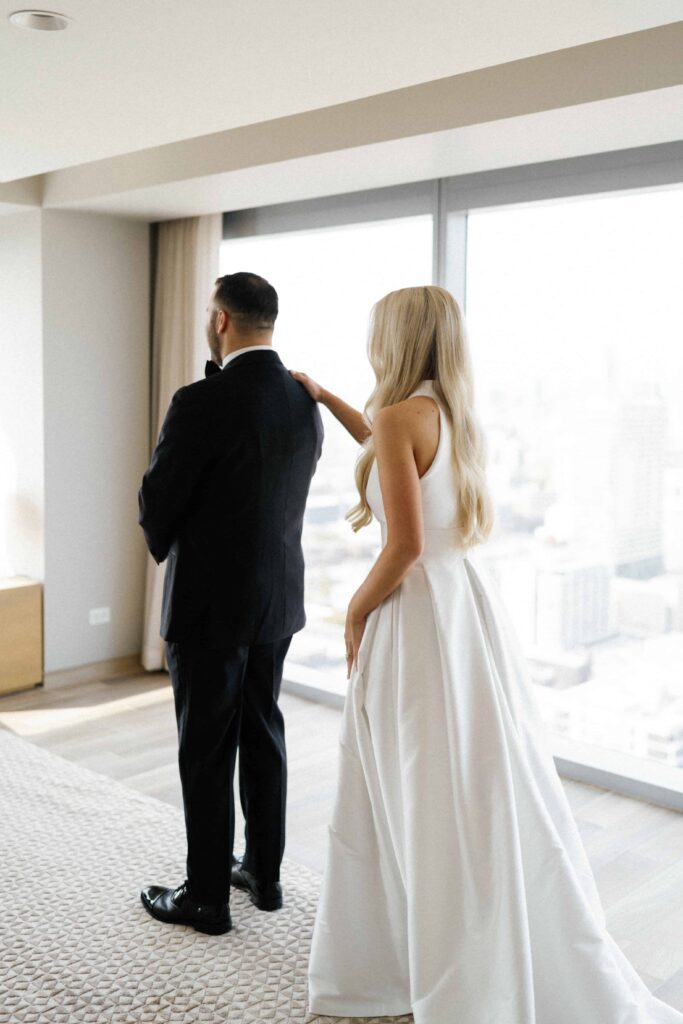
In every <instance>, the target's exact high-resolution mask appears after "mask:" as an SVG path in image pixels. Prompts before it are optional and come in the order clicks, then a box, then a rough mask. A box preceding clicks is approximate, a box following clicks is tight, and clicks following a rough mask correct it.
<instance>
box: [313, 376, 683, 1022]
mask: <svg viewBox="0 0 683 1024" xmlns="http://www.w3.org/2000/svg"><path fill="white" fill-rule="evenodd" d="M413 394H415V395H418V394H422V395H430V396H431V397H432V398H435V397H436V396H435V394H434V390H433V386H432V382H431V381H423V382H422V384H421V385H420V386H419V387H418V388H417V389H416V390H415V391H414V392H413ZM440 419H441V434H440V440H439V445H438V449H437V453H436V456H435V458H434V461H433V462H432V465H431V466H430V468H429V469H428V470H427V472H426V473H425V474H424V476H423V477H422V479H421V489H422V501H423V516H424V526H425V544H424V551H423V554H422V556H421V558H420V559H419V560H418V562H417V563H415V565H414V566H413V567H412V568H411V569H410V571H409V572H408V574H407V576H405V577H404V579H403V581H402V582H401V584H400V585H399V586H398V587H397V588H396V590H394V591H393V593H392V594H390V595H389V597H388V598H386V599H385V600H384V601H383V602H382V603H381V604H380V605H379V606H378V607H377V608H375V609H374V610H373V611H372V612H371V613H370V615H369V616H368V619H367V623H366V628H365V632H364V634H363V637H362V640H361V645H360V650H359V656H358V668H357V669H355V668H354V669H353V670H352V674H351V678H350V680H349V685H348V692H347V697H346V703H345V707H344V714H343V719H342V724H341V730H340V740H339V743H340V747H339V757H340V760H339V775H338V790H337V795H336V803H335V808H334V812H333V817H332V821H331V824H330V826H329V835H328V846H327V857H326V862H325V869H324V874H323V880H322V890H321V896H320V902H319V904H318V908H317V914H316V919H315V927H314V931H313V937H312V945H311V955H310V962H309V969H308V970H309V973H308V985H309V1010H310V1012H311V1013H318V1014H329V1015H333V1016H349V1017H354V1016H359V1017H362V1016H382V1015H388V1016H394V1015H399V1014H404V1013H410V1012H412V1013H413V1015H414V1019H415V1024H683V1013H679V1012H678V1011H677V1010H674V1009H673V1008H672V1007H670V1006H668V1005H667V1004H666V1003H664V1002H662V1001H661V1000H660V999H657V998H656V997H655V996H654V995H653V994H652V993H651V992H650V990H649V989H648V988H647V987H646V985H645V984H644V983H643V982H642V981H641V979H640V977H639V975H638V974H637V972H636V971H635V969H634V968H633V966H632V965H631V964H630V962H629V961H628V960H627V959H626V957H625V956H624V954H623V953H622V952H621V950H620V949H619V947H618V946H617V944H616V943H615V941H614V940H613V938H612V937H611V935H610V934H609V933H608V931H607V930H606V927H605V915H604V911H603V908H602V906H601V903H600V898H599V895H598V892H597V889H596V885H595V880H594V878H593V875H592V871H591V867H590V864H589V861H588V858H587V855H586V851H585V848H584V847H583V845H582V840H581V837H580V834H579V832H578V829H577V826H576V823H575V821H574V818H573V816H572V812H571V808H570V805H569V803H568V801H567V798H566V795H565V792H564V789H563V787H562V783H561V781H560V778H559V776H558V774H557V770H556V768H555V764H554V761H553V757H552V754H551V751H550V747H549V744H548V740H547V738H546V731H545V727H544V724H543V722H542V720H541V718H540V714H539V711H538V708H537V705H536V703H535V695H534V693H533V684H532V683H531V681H530V679H529V677H528V674H527V669H526V665H525V661H524V656H523V654H522V651H521V647H520V645H519V643H518V640H517V638H516V636H515V635H514V632H513V629H512V626H511V623H510V620H509V618H508V615H507V611H506V609H505V608H504V606H503V605H502V603H501V599H500V597H499V595H498V593H497V591H496V588H495V586H494V585H493V583H492V581H491V579H490V578H489V577H488V575H487V573H486V571H485V570H484V568H483V567H482V566H478V565H477V559H476V555H475V554H473V553H472V552H470V553H465V552H464V551H463V550H462V549H458V545H457V536H458V532H457V528H456V490H455V478H454V470H453V468H452V464H451V458H450V441H451V436H450V427H449V424H448V421H447V418H446V416H445V414H444V413H443V410H441V417H440ZM368 500H369V502H370V505H371V507H372V510H373V513H374V515H375V516H376V517H377V518H378V519H379V520H380V522H381V524H382V538H383V542H384V541H385V540H386V525H385V521H384V511H383V506H382V497H381V493H380V489H379V483H378V476H377V467H376V463H375V465H374V466H373V469H372V472H371V476H370V479H369V482H368Z"/></svg>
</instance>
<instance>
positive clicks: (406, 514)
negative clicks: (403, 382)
mask: <svg viewBox="0 0 683 1024" xmlns="http://www.w3.org/2000/svg"><path fill="white" fill-rule="evenodd" d="M415 428H416V422H415V411H414V409H412V408H409V403H401V404H399V405H393V406H387V407H386V408H384V409H380V410H379V412H378V413H377V415H376V416H375V418H374V420H373V423H372V435H373V439H374V442H375V454H376V458H377V471H378V473H379V483H380V487H381V490H382V501H383V504H384V514H385V516H386V521H387V540H386V544H385V545H384V547H383V548H382V550H381V552H380V554H379V556H378V557H377V560H376V561H375V563H374V565H373V566H372V568H371V569H370V572H369V573H368V575H367V576H366V577H365V579H364V580H363V582H362V584H361V585H360V587H359V588H358V590H357V591H356V593H355V594H354V595H353V597H352V598H351V602H350V604H349V608H348V614H347V618H346V628H345V632H344V636H345V640H346V651H347V678H348V675H349V674H350V668H351V664H353V662H356V663H357V655H358V648H359V646H360V641H361V639H362V636H363V629H364V628H365V620H366V618H367V616H368V615H369V614H370V612H371V611H372V610H373V609H374V608H376V607H377V605H378V604H380V603H381V602H382V601H383V600H384V598H385V597H388V596H389V594H390V593H391V592H392V591H393V590H395V589H396V587H397V586H398V585H399V583H400V582H401V581H402V580H403V578H404V577H405V576H406V575H407V573H408V571H409V570H410V568H411V566H412V565H413V564H414V563H415V562H416V561H417V559H418V558H419V557H420V555H421V554H422V550H423V546H424V527H423V522H422V492H421V489H420V478H419V475H418V470H417V464H416V462H415Z"/></svg>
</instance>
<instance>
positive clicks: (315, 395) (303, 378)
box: [289, 370, 324, 402]
mask: <svg viewBox="0 0 683 1024" xmlns="http://www.w3.org/2000/svg"><path fill="white" fill-rule="evenodd" d="M289 372H290V374H291V376H292V377H293V378H294V380H298V381H299V383H300V384H303V386H304V387H305V388H306V390H307V391H308V393H309V395H310V396H311V398H312V399H313V400H314V401H316V402H322V400H323V390H324V389H323V388H321V386H320V384H318V383H317V382H316V381H314V380H313V378H312V377H309V376H308V374H307V373H301V372H300V371H299V370H290V371H289Z"/></svg>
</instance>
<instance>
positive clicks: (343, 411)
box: [289, 370, 372, 444]
mask: <svg viewBox="0 0 683 1024" xmlns="http://www.w3.org/2000/svg"><path fill="white" fill-rule="evenodd" d="M289 372H290V374H291V375H292V377H294V379H295V380H298V381H299V382H300V383H301V384H303V386H304V387H305V388H306V390H307V391H308V393H309V395H310V396H311V398H314V399H315V400H316V402H320V403H321V404H322V405H324V406H326V407H327V408H328V409H329V410H330V412H331V413H332V415H333V416H334V417H335V418H336V419H338V420H339V422H340V423H341V425H342V426H343V427H345V428H346V429H347V430H348V432H349V434H350V435H351V437H352V438H354V440H356V441H358V444H363V442H364V441H365V440H367V438H368V437H369V436H370V434H371V433H372V431H371V429H370V426H369V424H368V422H367V420H366V419H365V417H364V416H363V413H362V412H359V410H358V409H354V408H353V406H352V405H349V404H348V403H347V402H345V401H344V400H343V399H341V398H339V396H338V395H333V394H332V392H331V391H328V390H327V389H326V388H323V387H321V386H320V384H317V383H316V382H315V381H314V380H313V379H312V378H311V377H309V376H308V375H307V374H305V373H299V372H298V371H296V370H290V371H289Z"/></svg>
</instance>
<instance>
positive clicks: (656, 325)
mask: <svg viewBox="0 0 683 1024" xmlns="http://www.w3.org/2000/svg"><path fill="white" fill-rule="evenodd" d="M654 149H656V150H657V152H654V151H652V152H651V151H650V150H654ZM679 149H680V152H679ZM681 182H683V147H678V146H677V145H673V144H672V145H669V146H666V147H651V148H650V149H647V148H646V149H644V150H643V151H642V152H640V151H638V152H631V151H625V152H624V153H623V154H621V155H617V156H615V155H614V154H597V155H595V156H591V157H585V158H573V159H571V160H567V161H555V162H552V163H548V164H537V165H534V166H531V167H529V168H515V167H511V168H506V169H503V170H501V171H493V172H484V173H482V174H471V175H463V176H461V177H459V178H447V179H441V180H440V181H438V182H437V181H432V182H419V183H415V184H413V185H410V186H396V187H392V188H387V189H378V190H375V191H374V192H372V193H365V194H363V196H362V198H361V199H359V198H358V196H351V195H350V196H334V197H330V198H329V199H317V200H311V201H310V202H303V203H292V204H283V205H282V206H281V207H272V208H265V209H263V210H259V209H255V210H250V211H244V212H243V213H240V212H236V213H234V214H230V215H228V216H227V218H226V229H225V238H224V243H223V249H222V272H228V271H234V270H238V269H241V270H254V271H256V272H258V273H261V274H264V275H265V276H266V277H268V278H269V279H270V280H272V282H273V284H274V285H275V287H276V288H277V289H278V292H279V293H280V298H281V313H280V317H279V319H278V323H277V327H276V332H275V345H276V347H277V349H278V350H279V352H280V353H281V355H282V357H283V359H284V360H285V362H286V364H287V365H288V366H289V367H291V368H293V369H301V370H304V371H306V372H307V373H309V374H311V375H312V376H313V377H316V378H317V379H319V380H320V381H321V383H323V384H324V385H325V386H327V387H329V388H331V389H332V390H335V389H336V390H337V391H338V392H339V393H340V394H342V396H343V397H344V398H345V399H346V400H347V401H350V402H352V403H353V404H355V405H356V406H358V407H362V405H363V403H364V401H365V399H366V398H367V396H368V394H369V392H370V390H371V388H372V384H373V381H372V374H371V371H370V368H369V365H368V363H367V358H366V342H367V329H368V317H369V313H370V309H371V306H372V304H373V303H374V302H375V301H376V300H377V299H378V298H379V297H380V296H381V295H383V294H385V293H386V292H387V291H390V290H391V289H394V288H399V287H403V286H406V285H414V284H421V283H426V282H429V281H437V282H439V283H441V284H443V285H445V286H446V287H448V288H449V289H450V290H451V291H452V292H453V293H454V294H455V296H456V298H457V299H458V300H459V301H460V303H461V304H462V306H463V307H464V310H465V315H466V322H467V327H468V333H469V338H470V347H471V351H472V357H473V363H474V371H475V390H476V402H477V407H478V410H479V414H480V417H481V420H482V422H483V425H484V428H485V431H486V436H487V440H488V449H489V463H488V478H489V482H490V485H491V488H492V492H493V497H494V501H495V505H496V528H495V531H494V534H493V536H492V537H491V539H490V541H489V542H488V544H487V546H486V548H487V550H486V553H485V557H486V559H487V560H488V562H489V565H490V568H491V569H492V571H493V574H494V577H495V579H496V580H497V584H498V587H499V589H500V592H501V594H502V597H503V599H504V601H505V603H506V606H507V608H508V610H509V612H510V615H511V617H512V620H513V623H514V625H515V627H516V630H517V632H518V634H519V638H520V640H521V642H522V645H523V647H524V650H525V652H526V655H527V659H528V664H529V669H530V676H529V678H530V681H531V682H532V684H533V685H534V686H535V689H536V692H537V694H538V698H539V703H540V706H541V710H542V713H543V715H544V717H545V720H546V722H547V724H548V727H549V729H550V731H551V733H552V735H553V737H554V740H553V750H554V753H555V756H556V758H557V759H558V762H562V763H563V765H564V770H565V771H569V770H570V769H571V770H572V771H573V772H574V774H575V776H576V777H583V778H586V779H588V780H589V781H590V780H591V779H595V781H597V782H599V783H606V784H607V785H611V786H613V785H615V784H616V783H617V782H618V781H619V780H620V779H621V780H624V785H623V786H622V787H621V788H623V790H624V792H633V793H636V794H638V795H646V796H648V797H651V798H653V799H665V800H669V798H671V801H672V802H673V804H674V805H676V806H678V803H677V801H679V800H680V794H682V793H683V782H681V778H682V776H681V773H680V771H678V770H677V769H680V768H683V327H682V326H681V324H682V323H683V319H682V318H681V315H680V311H679V308H678V295H679V292H680V282H681V281H682V280H683V246H681V244H680V238H681V237H683V187H682V186H681V184H680V183H681ZM664 185H666V186H667V187H663V186H664ZM653 186H654V187H653ZM346 204H348V205H349V207H350V208H351V209H352V210H353V213H352V215H349V210H348V209H347V208H346ZM367 210H372V213H371V215H368V216H365V215H364V211H367ZM356 214H358V215H356ZM323 414H324V420H325V426H326V431H327V438H326V445H325V450H324V454H323V458H322V460H321V463H320V467H319V469H318V473H317V474H316V477H315V478H314V482H313V487H312V492H311V500H310V504H309V509H308V512H307V515H306V521H305V532H304V545H305V552H306V560H307V577H306V603H307V613H308V623H309V624H308V627H307V629H306V630H304V631H303V632H301V633H299V634H297V636H296V637H295V639H294V642H293V644H292V647H291V649H290V650H291V656H290V659H289V661H288V665H287V676H288V679H289V680H290V682H291V681H294V682H295V683H300V684H302V685H303V686H304V687H310V692H311V693H312V694H314V693H315V692H316V691H317V693H318V695H319V694H320V691H326V696H330V695H331V696H333V697H335V699H336V698H338V699H339V700H341V699H342V696H343V694H344V693H345V690H346V678H345V676H346V673H345V661H344V650H343V647H344V645H343V622H344V616H345V611H346V607H347V604H348V601H349V598H350V597H351V595H352V593H353V591H354V590H355V589H356V587H357V586H358V584H359V582H360V581H361V580H362V579H363V577H364V575H365V573H366V572H367V570H368V568H369V567H370V565H371V563H372V561H373V559H374V558H375V557H376V554H377V551H378V549H379V531H378V529H377V524H375V523H373V524H372V525H371V526H370V527H368V528H366V529H364V530H361V531H360V532H359V533H358V534H354V533H353V532H352V530H351V529H350V526H349V525H348V522H347V521H346V520H345V519H344V513H345V512H346V511H347V510H348V509H349V508H350V506H351V505H352V504H354V503H355V501H356V497H357V495H356V490H355V485H354V479H353V468H354V463H355V460H356V457H357V454H358V446H357V445H356V444H355V442H354V441H353V440H352V439H351V438H349V437H348V436H347V435H345V434H344V432H343V430H342V428H341V427H340V426H339V425H338V424H337V423H336V421H334V419H333V418H332V417H331V416H330V415H329V414H328V413H327V412H325V411H323ZM574 769H576V770H575V771H574ZM584 769H586V770H585V771H584Z"/></svg>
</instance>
